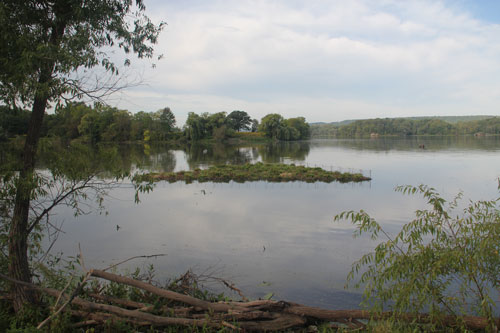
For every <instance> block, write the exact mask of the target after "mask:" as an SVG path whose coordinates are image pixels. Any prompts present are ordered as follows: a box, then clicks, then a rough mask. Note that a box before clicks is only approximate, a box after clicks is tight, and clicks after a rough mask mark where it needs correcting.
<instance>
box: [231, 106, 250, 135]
mask: <svg viewBox="0 0 500 333" xmlns="http://www.w3.org/2000/svg"><path fill="white" fill-rule="evenodd" d="M227 122H228V124H229V127H230V128H232V129H233V130H235V131H236V132H240V131H241V130H247V131H248V130H249V129H250V125H251V124H252V119H251V118H250V116H249V115H248V113H246V112H245V111H238V110H235V111H233V112H231V113H230V114H228V115H227Z"/></svg>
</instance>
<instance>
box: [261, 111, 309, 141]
mask: <svg viewBox="0 0 500 333" xmlns="http://www.w3.org/2000/svg"><path fill="white" fill-rule="evenodd" d="M259 131H261V132H263V133H264V134H265V135H266V136H267V137H268V138H271V139H276V140H284V141H293V140H303V139H308V138H309V136H310V130H309V124H307V123H306V120H305V118H304V117H297V118H290V119H284V118H283V117H282V116H281V115H279V114H277V113H271V114H268V115H266V116H265V117H263V118H262V120H261V122H260V125H259Z"/></svg>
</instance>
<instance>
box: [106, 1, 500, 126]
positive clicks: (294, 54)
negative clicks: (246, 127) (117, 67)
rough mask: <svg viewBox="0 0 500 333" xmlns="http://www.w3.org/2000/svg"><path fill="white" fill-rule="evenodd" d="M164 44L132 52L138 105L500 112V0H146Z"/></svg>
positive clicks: (122, 102) (334, 116) (307, 113)
mask: <svg viewBox="0 0 500 333" xmlns="http://www.w3.org/2000/svg"><path fill="white" fill-rule="evenodd" d="M145 4H146V13H147V15H148V16H149V17H150V18H151V19H152V20H153V21H154V22H160V21H165V22H166V23H167V26H166V27H165V30H164V31H163V32H162V34H161V36H160V39H159V42H158V44H157V45H156V50H157V53H159V54H163V55H164V57H163V59H161V60H160V61H157V62H155V65H156V66H155V68H152V66H151V62H149V61H132V66H131V68H130V69H128V71H129V73H131V74H130V75H132V76H135V77H136V78H140V81H141V84H140V85H139V86H136V87H132V88H129V89H127V90H125V91H122V92H121V93H120V94H118V95H116V96H113V97H112V100H110V101H109V103H110V104H111V105H114V106H117V107H119V108H123V109H127V110H129V111H130V112H137V111H140V110H144V111H148V112H150V111H156V110H158V109H160V108H163V107H167V106H168V107H170V108H171V109H172V111H173V112H174V114H175V116H176V118H177V121H178V124H179V125H182V124H183V123H184V121H185V119H186V118H187V114H188V112H196V113H202V112H210V113H213V112H219V111H227V112H231V111H233V110H244V111H246V112H247V113H248V114H249V115H250V116H251V117H253V118H257V119H259V120H260V119H261V118H262V117H263V116H265V115H266V114H268V113H280V114H281V115H283V116H284V117H285V118H289V117H297V116H304V117H306V120H307V121H308V122H320V121H322V122H333V121H341V120H345V119H363V118H385V117H407V116H412V117H413V116H451V115H485V114H486V115H500V108H499V106H500V1H497V0H491V1H486V0H482V1H481V0H455V1H439V0H421V1H412V0H348V1H346V0H339V1H337V0H307V1H298V0H268V1H259V0H232V1H229V0H220V1H219V0H182V1H180V0H178V1H176V0H169V1H163V0H145Z"/></svg>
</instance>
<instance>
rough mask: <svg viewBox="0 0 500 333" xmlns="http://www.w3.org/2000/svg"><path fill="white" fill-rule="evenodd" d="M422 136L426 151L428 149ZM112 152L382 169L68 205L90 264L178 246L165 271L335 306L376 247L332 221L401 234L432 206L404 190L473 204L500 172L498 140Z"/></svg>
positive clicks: (191, 162) (156, 164) (64, 240)
mask: <svg viewBox="0 0 500 333" xmlns="http://www.w3.org/2000/svg"><path fill="white" fill-rule="evenodd" d="M421 142H423V143H424V144H425V146H426V149H419V148H418V144H420V143H421ZM113 149H115V151H116V156H117V158H118V161H117V162H116V163H118V164H119V165H121V167H123V168H127V167H129V168H131V169H135V170H137V169H141V170H157V171H159V170H165V171H169V170H172V169H177V170H178V169H186V168H191V169H193V168H198V167H207V166H209V165H212V164H225V163H246V162H255V161H263V162H273V163H274V162H287V163H307V164H309V165H314V164H317V165H333V166H339V167H345V168H357V169H363V170H372V177H373V181H372V182H371V183H370V184H339V183H332V184H324V183H316V184H306V183H300V182H293V183H286V184H272V183H266V182H252V183H244V184H237V183H229V184H213V183H203V184H198V183H196V182H194V183H193V184H190V185H186V184H183V183H174V184H168V183H158V184H157V186H156V188H155V190H154V191H153V192H152V193H149V194H147V195H144V196H143V197H142V203H141V204H139V205H135V204H134V203H133V189H132V188H130V187H122V188H118V189H116V190H113V192H112V193H110V194H111V198H110V199H109V200H108V201H107V202H106V203H105V205H106V207H107V208H108V210H109V213H110V214H109V215H108V216H101V215H97V214H91V215H88V216H81V217H79V218H78V219H76V220H75V219H73V217H72V214H71V212H70V211H69V210H65V209H64V208H61V209H60V210H59V211H58V213H59V215H58V216H59V217H60V218H61V219H65V220H66V223H65V225H64V228H65V232H66V234H64V235H61V236H60V239H59V240H58V243H57V244H56V245H55V248H54V250H56V251H63V252H64V253H67V254H68V255H70V254H74V253H75V252H76V251H77V249H78V243H80V244H81V245H82V247H83V249H84V254H85V256H86V261H87V262H88V265H92V266H94V267H98V268H99V267H103V266H106V265H109V264H110V263H112V262H117V261H120V260H123V259H126V258H128V257H132V256H136V255H146V254H154V253H167V254H168V255H167V256H166V257H162V258H158V259H156V260H154V261H152V263H153V264H154V265H155V266H156V268H157V270H158V278H162V277H172V276H174V275H176V274H180V273H183V272H184V271H185V270H187V269H189V268H191V267H198V268H200V269H205V268H207V267H210V266H213V265H217V264H218V265H222V266H223V267H224V269H223V271H224V274H223V276H222V277H225V278H230V279H232V280H233V281H234V282H235V283H236V285H237V286H238V287H239V288H241V289H242V290H243V291H244V292H245V293H246V294H247V295H248V296H250V297H262V296H263V295H265V294H266V293H268V292H274V293H275V295H276V298H278V299H287V300H291V301H296V302H301V303H307V304H310V305H320V306H328V307H332V308H349V307H352V308H355V307H357V303H356V302H357V300H359V298H356V297H355V296H352V294H350V293H351V292H352V290H349V291H347V292H348V293H346V291H343V289H342V288H343V285H344V282H345V278H346V274H347V272H348V271H349V270H350V267H351V263H352V262H354V261H355V260H357V259H359V257H360V256H361V255H362V254H363V253H365V252H367V251H369V250H370V249H371V248H372V247H373V246H374V243H373V242H371V241H370V240H369V239H357V240H353V239H352V238H351V232H352V230H353V228H352V226H351V225H349V224H348V223H340V224H334V223H333V221H332V219H333V216H335V215H336V214H338V213H339V212H341V211H345V210H359V209H364V210H365V211H367V212H368V213H369V214H370V215H372V216H373V217H374V218H376V219H377V220H378V221H379V222H380V223H382V225H383V226H384V228H385V229H386V230H388V231H389V232H392V233H394V232H396V231H398V230H399V228H400V227H401V225H402V224H403V223H405V222H407V221H409V220H410V219H411V218H412V217H413V212H414V211H416V210H418V209H422V208H424V201H423V200H420V199H418V198H413V197H408V196H403V195H401V194H399V193H395V192H394V191H393V189H394V187H395V186H397V185H404V184H413V185H418V184H420V183H425V184H429V185H431V186H433V187H435V188H436V189H437V190H438V191H439V192H441V193H443V194H444V195H445V196H446V197H448V198H449V197H450V196H453V195H454V194H456V193H457V192H458V191H459V190H463V191H464V192H465V196H466V199H469V198H470V199H472V200H478V199H491V198H494V197H496V195H497V194H498V192H497V188H496V182H495V179H496V178H498V177H499V176H500V170H499V169H498V165H500V154H498V151H499V150H500V140H499V138H490V137H485V138H473V137H468V138H454V137H448V138H425V139H415V138H412V139H400V138H380V139H376V140H314V141H311V142H294V143H270V144H256V145H250V144H249V145H223V144H222V145H221V144H216V145H203V144H193V145H190V146H186V147H172V146H150V147H145V146H144V145H125V146H119V147H115V148H113ZM116 224H119V225H120V227H121V228H120V230H119V231H117V230H116ZM264 248H265V251H264V250H263V249H264ZM134 265H137V263H136V262H135V263H131V264H130V266H129V267H133V266H134ZM263 281H266V282H267V284H265V285H264V286H262V282H263ZM346 295H350V296H349V298H348V299H347V300H346Z"/></svg>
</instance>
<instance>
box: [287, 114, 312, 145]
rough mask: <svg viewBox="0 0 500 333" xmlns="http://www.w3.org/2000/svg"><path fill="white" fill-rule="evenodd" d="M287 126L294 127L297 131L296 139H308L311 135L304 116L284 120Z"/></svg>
mask: <svg viewBox="0 0 500 333" xmlns="http://www.w3.org/2000/svg"><path fill="white" fill-rule="evenodd" d="M285 123H286V125H287V126H288V127H291V128H294V129H295V130H297V132H298V133H299V135H298V138H296V139H294V140H298V139H309V137H310V136H311V129H310V128H309V124H308V123H306V118H304V117H297V118H289V119H287V120H286V121H285Z"/></svg>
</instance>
